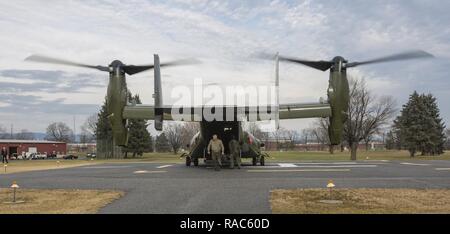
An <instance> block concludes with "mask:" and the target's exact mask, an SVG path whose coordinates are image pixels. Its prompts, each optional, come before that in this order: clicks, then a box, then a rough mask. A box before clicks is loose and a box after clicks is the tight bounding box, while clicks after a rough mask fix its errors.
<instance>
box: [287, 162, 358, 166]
mask: <svg viewBox="0 0 450 234" xmlns="http://www.w3.org/2000/svg"><path fill="white" fill-rule="evenodd" d="M296 164H297V165H322V164H325V165H329V164H331V165H347V164H351V165H354V164H358V163H357V162H331V163H322V162H320V163H319V162H314V163H313V162H311V163H296Z"/></svg>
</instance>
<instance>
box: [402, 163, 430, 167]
mask: <svg viewBox="0 0 450 234" xmlns="http://www.w3.org/2000/svg"><path fill="white" fill-rule="evenodd" d="M400 164H403V165H411V166H429V165H430V164H425V163H407V162H404V163H400Z"/></svg>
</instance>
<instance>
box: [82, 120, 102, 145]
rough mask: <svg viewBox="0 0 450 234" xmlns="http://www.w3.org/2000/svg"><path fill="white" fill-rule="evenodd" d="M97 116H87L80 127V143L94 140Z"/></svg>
mask: <svg viewBox="0 0 450 234" xmlns="http://www.w3.org/2000/svg"><path fill="white" fill-rule="evenodd" d="M97 121H98V115H97V114H93V115H91V116H89V117H88V118H87V119H86V120H85V121H84V123H83V125H81V127H80V130H81V132H80V143H91V142H93V141H94V140H95V138H96V137H95V134H96V131H97Z"/></svg>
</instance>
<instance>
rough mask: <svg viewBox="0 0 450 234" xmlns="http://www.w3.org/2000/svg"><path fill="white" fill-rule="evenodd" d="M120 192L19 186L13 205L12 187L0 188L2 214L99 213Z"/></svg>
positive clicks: (0, 212)
mask: <svg viewBox="0 0 450 234" xmlns="http://www.w3.org/2000/svg"><path fill="white" fill-rule="evenodd" d="M123 194H124V193H123V192H121V191H111V190H75V189H73V190H67V189H64V190H63V189H20V188H19V189H18V190H17V194H16V201H24V202H23V203H17V204H11V203H9V202H11V201H12V192H11V189H10V188H0V214H86V213H97V211H98V210H99V209H100V208H102V207H104V206H105V205H107V204H109V203H111V202H113V201H114V200H116V199H118V198H120V197H122V196H123Z"/></svg>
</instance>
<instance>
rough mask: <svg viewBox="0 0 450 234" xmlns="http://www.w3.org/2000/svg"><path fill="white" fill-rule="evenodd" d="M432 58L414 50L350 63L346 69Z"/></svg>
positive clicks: (425, 53)
mask: <svg viewBox="0 0 450 234" xmlns="http://www.w3.org/2000/svg"><path fill="white" fill-rule="evenodd" d="M432 57H434V56H433V55H432V54H430V53H427V52H425V51H423V50H415V51H409V52H404V53H400V54H394V55H390V56H386V57H381V58H376V59H372V60H367V61H363V62H352V63H347V65H346V67H356V66H359V65H365V64H372V63H382V62H391V61H398V60H408V59H418V58H432Z"/></svg>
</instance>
